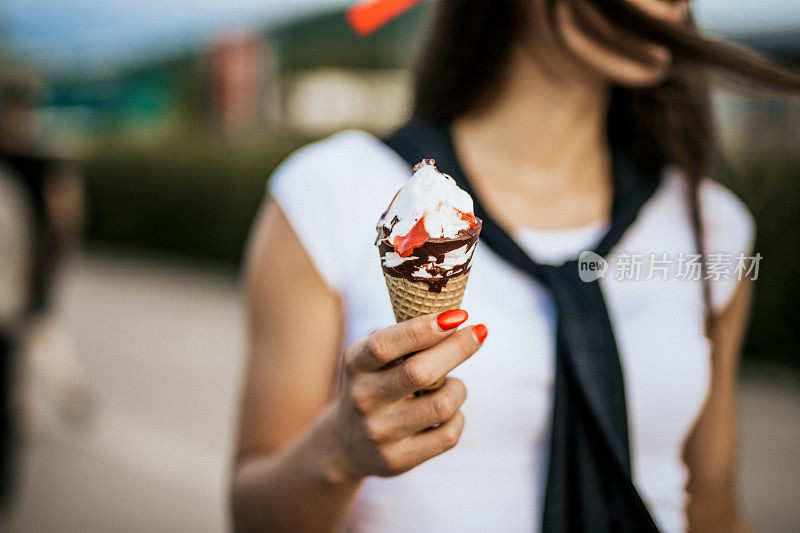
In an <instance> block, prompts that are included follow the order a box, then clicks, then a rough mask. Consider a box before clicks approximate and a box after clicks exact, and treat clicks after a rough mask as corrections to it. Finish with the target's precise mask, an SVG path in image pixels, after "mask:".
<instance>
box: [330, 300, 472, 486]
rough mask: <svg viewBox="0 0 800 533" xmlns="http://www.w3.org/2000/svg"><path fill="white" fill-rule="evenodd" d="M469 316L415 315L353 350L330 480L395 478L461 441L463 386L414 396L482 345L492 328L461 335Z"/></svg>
mask: <svg viewBox="0 0 800 533" xmlns="http://www.w3.org/2000/svg"><path fill="white" fill-rule="evenodd" d="M466 319H467V313H466V312H465V311H463V310H460V309H458V310H454V311H445V312H444V313H441V314H439V315H426V316H422V317H418V318H414V319H411V320H408V321H406V322H401V323H400V324H396V325H393V326H389V327H387V328H384V329H381V330H378V331H375V332H373V333H372V334H371V335H369V336H368V337H367V338H365V339H362V340H359V341H357V342H355V343H353V344H352V345H351V346H350V347H349V348H348V349H347V351H346V353H345V358H344V376H343V382H342V393H341V395H340V397H339V399H338V401H337V402H336V403H335V404H334V405H333V408H332V410H331V412H330V414H331V419H330V421H331V423H332V424H333V428H332V429H333V434H334V435H335V441H337V442H338V444H339V450H338V454H337V455H338V456H339V458H340V461H337V463H338V464H336V465H334V466H333V467H332V468H331V469H330V470H329V471H328V472H327V475H328V477H329V480H330V481H332V482H335V481H337V480H340V479H358V478H361V477H364V476H368V475H377V476H395V475H398V474H401V473H403V472H406V471H408V470H410V469H412V468H414V467H415V466H417V465H418V464H420V463H423V462H425V461H427V460H428V459H430V458H431V457H434V456H436V455H439V454H441V453H443V452H445V451H447V450H449V449H451V448H452V447H454V446H455V445H456V444H457V443H458V440H459V438H460V436H461V431H462V429H463V428H464V415H463V414H462V413H461V411H460V410H459V409H460V407H461V404H463V403H464V400H465V399H466V397H467V390H466V388H465V387H464V384H463V383H462V382H461V381H460V380H458V379H455V378H447V379H446V380H445V382H444V385H443V386H442V387H441V388H439V389H437V390H436V391H434V392H431V393H428V394H424V395H415V392H417V391H420V390H422V389H426V388H428V387H430V386H431V385H433V384H434V383H435V382H436V381H437V380H439V379H440V378H442V377H443V376H444V375H445V374H447V373H448V372H450V371H451V370H453V369H454V368H455V367H457V366H458V365H460V364H461V363H463V362H464V361H465V360H467V359H468V358H469V357H470V356H471V355H472V354H474V353H475V352H476V351H477V350H478V348H480V347H481V344H482V343H483V340H484V339H485V338H486V334H487V330H486V327H485V326H483V325H477V326H473V327H470V328H465V329H462V330H460V331H456V329H455V328H457V327H458V326H459V325H460V324H462V323H463V322H464V321H465V320H466ZM409 354H413V355H411V356H409V357H406V356H408V355H409Z"/></svg>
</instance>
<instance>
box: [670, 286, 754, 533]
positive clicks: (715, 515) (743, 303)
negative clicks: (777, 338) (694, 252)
mask: <svg viewBox="0 0 800 533" xmlns="http://www.w3.org/2000/svg"><path fill="white" fill-rule="evenodd" d="M751 285H752V282H751V281H750V280H743V281H741V282H739V286H738V288H737V289H736V294H735V295H734V297H733V299H732V301H731V303H730V304H729V305H728V307H727V308H726V309H725V311H723V312H722V313H721V314H720V315H719V316H718V317H717V318H716V319H715V320H714V323H713V324H712V327H711V331H710V332H709V333H710V338H711V341H712V346H713V351H712V361H711V364H712V377H711V390H710V391H709V396H708V398H707V400H706V404H705V406H704V408H703V411H702V413H701V414H700V417H699V418H698V420H697V423H696V424H695V427H694V429H693V430H692V433H691V434H690V436H689V438H688V440H687V442H686V445H685V448H684V459H685V461H686V465H687V466H688V468H689V482H688V484H687V491H688V493H689V505H688V516H689V529H690V530H691V531H700V532H717V531H718V532H720V533H722V532H734V533H735V532H744V531H750V527H749V526H748V525H747V524H746V522H745V521H744V519H743V517H742V516H741V514H740V510H739V506H738V503H737V494H736V463H737V435H736V434H737V423H736V400H737V394H736V381H737V371H738V366H739V352H740V350H741V345H742V340H743V338H744V333H745V330H746V326H747V318H748V313H749V308H750V299H751Z"/></svg>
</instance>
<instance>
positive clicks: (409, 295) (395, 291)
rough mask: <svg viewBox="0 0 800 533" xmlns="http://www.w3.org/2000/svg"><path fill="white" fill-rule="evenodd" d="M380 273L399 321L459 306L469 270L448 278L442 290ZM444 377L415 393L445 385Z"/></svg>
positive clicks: (431, 390)
mask: <svg viewBox="0 0 800 533" xmlns="http://www.w3.org/2000/svg"><path fill="white" fill-rule="evenodd" d="M383 276H384V278H385V279H386V287H387V288H388V289H389V299H390V300H391V301H392V309H393V310H394V317H395V320H397V322H398V323H399V322H403V321H405V320H408V319H410V318H415V317H418V316H422V315H429V314H433V313H441V312H443V311H449V310H451V309H458V308H459V307H460V306H461V299H462V298H463V297H464V290H465V289H466V288H467V279H468V278H469V271H467V272H465V273H463V274H461V275H459V276H455V277H453V278H451V279H449V280H448V281H447V284H446V285H445V286H444V287H442V291H441V292H431V291H430V288H429V286H428V284H427V283H423V282H420V281H410V280H407V279H405V278H398V277H395V276H392V275H391V274H389V273H387V272H384V273H383ZM445 378H446V376H445V377H442V378H441V379H440V380H438V381H437V382H436V383H434V384H433V385H431V386H430V387H427V388H425V389H422V390H420V391H418V392H417V394H418V395H419V394H425V393H426V392H433V391H435V390H436V389H438V388H439V387H441V386H442V385H444V380H445Z"/></svg>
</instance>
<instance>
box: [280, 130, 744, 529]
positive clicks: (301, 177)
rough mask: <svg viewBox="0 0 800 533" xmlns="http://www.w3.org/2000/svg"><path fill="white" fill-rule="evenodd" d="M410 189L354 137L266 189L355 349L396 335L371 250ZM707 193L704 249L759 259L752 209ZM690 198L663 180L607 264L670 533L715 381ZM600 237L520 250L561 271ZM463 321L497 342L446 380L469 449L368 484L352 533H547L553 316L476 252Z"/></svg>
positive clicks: (643, 474)
mask: <svg viewBox="0 0 800 533" xmlns="http://www.w3.org/2000/svg"><path fill="white" fill-rule="evenodd" d="M410 175H411V171H410V169H409V166H408V165H407V164H406V162H405V161H403V160H402V159H401V158H400V157H399V156H398V155H397V154H395V153H394V152H393V151H392V150H390V149H389V148H388V147H386V146H385V145H384V144H383V143H382V142H381V141H380V140H379V139H377V138H375V137H373V136H372V135H370V134H367V133H365V132H361V131H353V130H351V131H345V132H342V133H339V134H337V135H334V136H332V137H330V138H328V139H325V140H323V141H320V142H317V143H314V144H312V145H309V146H307V147H305V148H303V149H301V150H300V151H298V152H296V153H295V154H294V155H292V156H291V157H290V158H289V159H288V160H287V161H286V162H285V163H284V164H283V165H281V167H280V168H279V169H278V170H277V171H276V172H275V174H274V175H273V177H272V179H271V181H270V183H269V189H270V192H271V194H272V195H273V196H274V198H275V199H276V200H277V202H278V203H279V204H280V206H281V207H282V208H283V210H284V211H285V213H286V215H287V217H288V219H289V222H290V224H291V225H292V227H293V228H294V230H295V231H296V233H297V235H298V237H299V238H300V241H301V242H302V244H303V246H304V247H305V249H306V251H307V252H308V255H309V257H310V258H311V260H312V261H313V263H314V265H315V266H316V268H317V269H318V270H319V272H320V274H321V275H322V278H323V279H324V280H325V282H326V283H327V284H328V285H330V287H331V288H332V289H334V290H335V291H336V292H338V293H339V294H340V295H341V299H342V302H343V306H344V312H345V314H346V335H345V337H346V338H345V344H349V343H351V342H353V341H354V340H356V339H358V338H361V337H363V336H365V335H367V334H368V333H369V332H370V331H372V330H374V329H377V328H382V327H386V326H388V325H391V324H393V323H394V317H393V315H392V309H391V305H390V303H389V297H388V294H387V290H386V285H385V283H384V279H383V274H382V271H381V268H380V262H379V258H378V251H377V248H376V247H375V246H374V245H373V243H374V240H375V225H376V223H377V221H378V218H379V217H380V214H381V213H382V212H383V211H384V209H385V208H386V206H387V205H388V203H389V201H390V200H391V199H392V197H393V196H394V194H395V192H396V191H397V190H398V189H399V188H400V187H401V186H402V185H403V184H404V183H405V181H406V180H407V179H408V178H409V176H410ZM700 195H701V196H700V197H701V202H702V204H703V209H704V217H705V228H706V232H707V233H706V240H707V250H708V251H709V252H725V253H726V254H731V255H732V256H733V257H734V258H735V257H736V255H737V254H739V253H740V252H744V253H745V254H749V253H750V250H751V246H752V241H753V235H754V224H753V220H752V218H751V216H750V214H749V213H748V211H747V209H746V208H745V207H744V205H743V204H742V203H741V202H740V201H739V200H738V199H737V198H736V197H735V196H734V195H733V194H732V193H731V192H730V191H728V190H727V189H725V188H724V187H722V186H721V185H718V184H716V183H714V182H711V181H708V180H706V181H705V182H704V183H702V185H701V191H700ZM684 198H685V185H684V181H683V179H682V178H681V177H680V175H679V174H678V173H677V172H676V171H667V172H665V176H664V179H663V180H662V183H661V185H660V186H659V189H658V190H657V191H656V192H655V194H654V195H653V196H652V197H651V198H650V200H649V201H648V202H647V203H646V204H645V206H644V207H643V208H642V210H641V212H640V214H639V217H638V219H637V220H636V221H635V222H634V224H633V225H632V226H631V227H630V228H629V229H628V231H627V232H626V234H625V236H624V237H623V239H622V240H621V241H620V242H619V243H618V245H617V246H616V247H615V248H614V250H612V252H611V253H610V254H609V256H608V259H609V269H608V271H607V273H606V276H605V277H604V278H603V279H602V280H601V286H602V289H603V292H604V295H605V297H606V302H607V305H608V307H609V315H610V317H611V320H612V323H613V325H614V331H615V335H616V338H617V342H618V347H619V353H620V359H621V364H622V369H623V373H624V379H625V392H626V395H627V402H628V417H629V426H630V446H631V462H632V471H633V479H634V483H635V485H636V486H637V488H638V489H639V492H640V493H641V495H642V497H643V499H644V500H645V502H646V503H647V505H648V507H649V509H650V511H651V513H652V515H653V517H654V519H655V521H656V523H657V524H658V526H659V527H660V528H661V529H662V530H664V531H682V530H684V529H685V526H686V518H685V503H686V495H685V491H684V485H685V484H686V480H687V469H686V466H685V464H684V462H683V461H682V459H681V448H682V444H683V441H684V439H685V438H686V436H687V433H688V432H689V430H690V428H691V426H692V423H693V422H694V420H695V418H696V416H697V415H698V413H699V411H700V409H701V407H702V404H703V401H704V398H705V396H706V393H707V391H708V385H709V377H710V366H709V348H710V345H709V342H708V340H707V338H706V337H705V336H704V334H703V330H702V322H703V301H702V293H701V282H700V281H698V280H694V281H692V280H683V279H678V278H677V277H676V274H677V268H678V265H677V257H678V255H679V254H680V253H681V252H683V253H685V254H691V253H694V251H695V248H694V244H693V242H694V241H693V232H692V228H691V225H690V222H689V216H688V212H687V207H686V205H685V199H684ZM605 229H606V224H605V223H604V222H603V221H598V222H597V223H594V224H590V225H588V226H586V227H584V228H578V229H574V230H568V231H537V230H523V231H521V232H520V233H519V235H517V238H518V242H519V244H520V245H521V246H522V247H524V248H525V249H526V250H527V251H528V252H529V253H530V254H531V255H532V257H534V258H536V259H537V260H539V261H541V262H550V263H553V264H559V263H560V262H563V261H564V260H565V259H568V258H575V257H577V255H578V254H579V253H580V252H581V251H583V250H586V249H590V248H591V247H592V245H594V244H595V243H596V242H597V241H598V240H599V239H600V238H601V236H602V234H603V232H604V231H605ZM625 253H627V254H628V255H625ZM642 253H654V254H656V257H657V259H659V260H663V259H664V258H663V257H662V254H664V253H666V254H668V256H667V259H669V258H673V262H672V264H671V266H669V271H668V272H667V273H666V275H667V278H668V279H667V280H666V281H664V280H662V277H663V276H664V273H663V272H662V269H661V268H657V269H655V270H654V272H653V274H654V275H652V276H649V274H651V273H650V272H649V267H648V265H649V263H648V260H647V257H645V258H644V259H642V258H641V257H640V260H641V261H642V265H641V267H640V268H641V277H640V279H639V280H638V281H631V280H628V279H626V273H630V272H631V268H629V266H630V265H633V264H635V263H636V260H635V258H636V257H637V254H642ZM726 257H727V256H726ZM631 258H634V259H631ZM656 265H657V266H659V267H663V265H664V263H663V262H662V263H656ZM617 273H619V274H617ZM648 277H651V278H652V279H649V280H647V279H646V278H648ZM719 277H720V279H719V280H714V281H712V297H713V298H712V299H713V305H714V308H715V309H717V310H720V309H723V308H724V307H725V306H726V304H727V302H728V301H729V300H730V298H731V296H732V293H733V291H734V288H735V279H733V276H730V277H731V278H732V279H724V278H723V277H721V276H719ZM462 307H463V308H464V309H466V310H467V311H468V312H469V314H470V321H469V323H472V324H475V323H484V324H486V325H487V327H488V329H489V336H488V338H487V340H486V341H485V343H484V345H483V347H482V348H481V349H480V350H479V351H478V353H476V354H475V355H474V356H473V357H472V358H470V359H469V360H467V361H466V362H465V363H463V364H462V365H461V366H459V367H458V368H457V369H456V370H454V371H453V372H452V373H451V375H452V376H454V377H458V378H459V379H461V380H462V381H463V382H464V383H465V384H466V386H467V390H468V398H467V400H466V402H465V403H464V405H463V407H462V412H463V413H464V415H465V418H466V426H465V428H464V431H463V434H462V436H461V440H460V442H459V444H458V445H457V446H456V447H455V448H454V449H452V450H450V451H448V452H446V453H444V454H442V455H440V456H438V457H435V458H433V459H431V460H429V461H427V462H425V463H423V464H421V465H419V466H417V467H416V468H414V469H412V470H411V471H409V472H407V473H405V474H402V475H400V476H396V477H391V478H380V477H370V478H368V479H367V480H366V481H365V483H364V486H363V488H362V490H361V491H360V492H359V494H358V497H357V499H356V502H355V504H354V507H353V509H352V512H351V514H350V516H349V520H348V524H347V529H348V530H350V531H391V532H398V531H403V532H413V531H436V532H442V531H457V532H470V531H476V532H485V531H505V532H523V531H524V532H530V531H538V530H539V527H540V525H539V524H540V521H541V514H542V503H543V495H544V492H543V489H544V482H545V475H546V471H547V464H548V453H549V452H548V441H549V426H550V405H551V402H552V393H553V377H554V376H553V373H554V365H553V363H554V361H553V358H554V337H555V311H554V307H553V304H552V302H551V299H550V297H549V295H548V294H547V292H546V291H545V290H544V289H543V288H542V287H540V286H539V285H538V284H537V283H536V282H535V281H532V280H531V279H530V278H528V277H526V276H525V275H523V274H522V273H520V272H519V271H517V270H515V269H514V268H512V267H511V266H509V265H508V264H506V263H505V262H504V261H502V260H501V259H500V258H499V257H497V256H496V255H495V254H494V253H493V252H492V251H491V250H490V249H489V248H488V247H485V246H484V247H481V246H480V244H479V246H478V249H477V250H476V253H475V257H474V262H473V266H472V269H471V273H470V279H469V284H468V285H467V290H466V294H465V296H464V301H463V303H462Z"/></svg>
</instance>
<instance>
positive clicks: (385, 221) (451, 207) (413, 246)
mask: <svg viewBox="0 0 800 533" xmlns="http://www.w3.org/2000/svg"><path fill="white" fill-rule="evenodd" d="M376 229H377V231H378V237H377V239H376V241H375V244H376V245H377V246H378V251H379V254H380V257H381V266H382V267H383V275H384V278H385V279H386V287H387V288H388V289H389V298H390V300H391V302H392V308H393V309H394V316H395V319H396V320H397V322H403V321H405V320H408V319H410V318H415V317H418V316H422V315H428V314H434V313H440V312H442V311H448V310H450V309H457V308H459V307H460V306H461V299H462V298H463V297H464V289H466V287H467V279H468V278H469V270H470V266H471V265H472V256H473V253H474V252H475V245H476V244H477V242H478V235H479V234H480V231H481V221H480V219H478V218H477V217H475V214H474V212H473V204H472V198H470V196H469V194H467V193H466V192H465V191H463V190H462V189H460V188H459V187H458V185H456V183H455V181H454V180H453V178H451V177H450V176H447V175H446V174H442V173H440V172H439V171H438V170H437V169H436V166H435V164H434V161H433V160H432V159H425V160H423V161H422V162H421V163H420V164H419V165H417V166H415V167H414V176H412V178H411V179H410V180H409V183H408V184H406V186H404V187H403V188H402V189H401V190H400V191H398V192H397V194H396V195H395V197H394V199H392V201H391V203H390V204H389V207H388V208H387V209H386V211H385V212H384V213H383V215H381V218H380V220H379V221H378V226H377V228H376ZM444 379H445V378H442V379H440V380H439V381H437V382H436V383H435V384H434V385H432V386H431V387H428V388H426V389H423V390H421V391H418V392H417V394H424V393H425V392H430V391H433V390H436V389H438V388H439V387H441V386H442V384H444Z"/></svg>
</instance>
